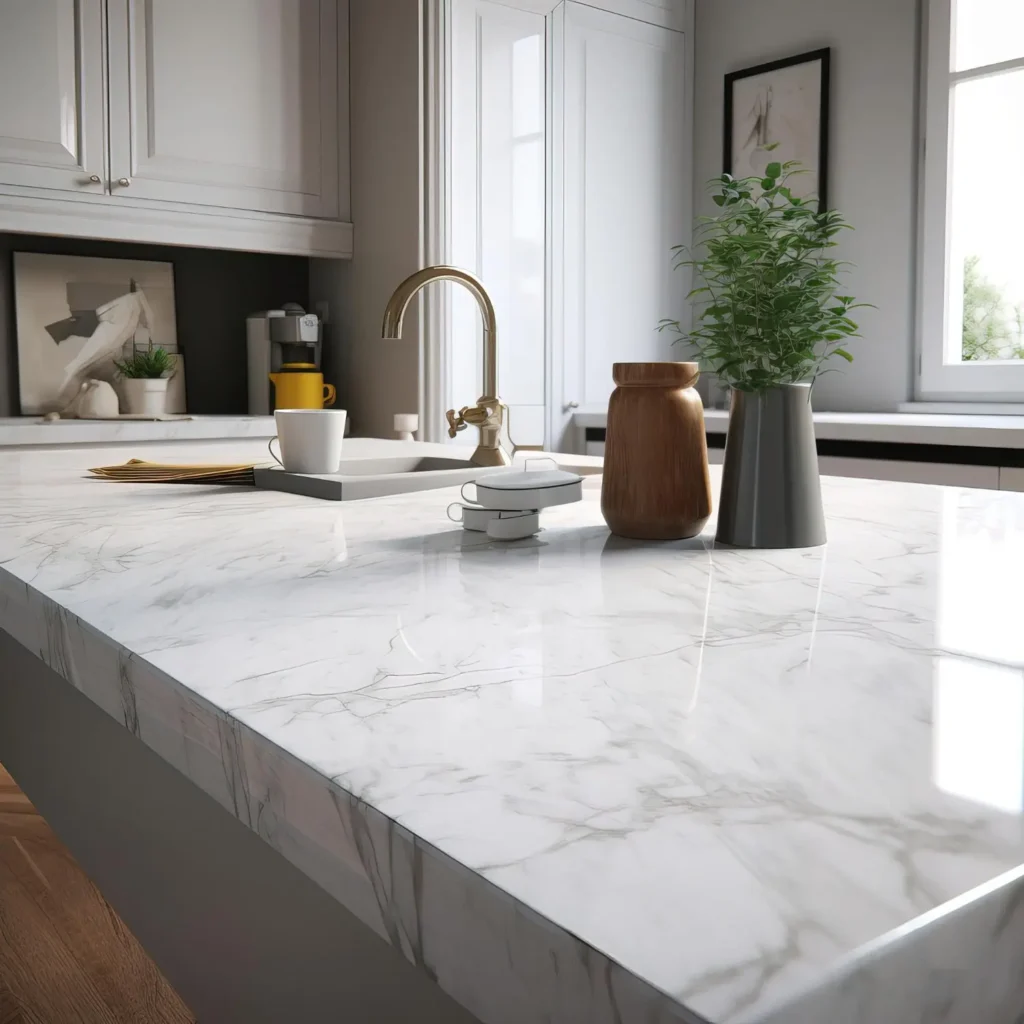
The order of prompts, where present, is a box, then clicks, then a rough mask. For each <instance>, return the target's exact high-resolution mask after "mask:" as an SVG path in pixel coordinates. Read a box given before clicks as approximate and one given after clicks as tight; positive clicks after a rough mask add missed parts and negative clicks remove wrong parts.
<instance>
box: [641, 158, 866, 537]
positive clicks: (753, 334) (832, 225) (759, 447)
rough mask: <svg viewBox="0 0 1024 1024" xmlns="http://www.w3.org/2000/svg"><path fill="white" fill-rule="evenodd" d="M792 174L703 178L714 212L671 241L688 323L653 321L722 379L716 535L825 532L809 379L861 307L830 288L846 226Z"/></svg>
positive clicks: (784, 169) (848, 333) (771, 169)
mask: <svg viewBox="0 0 1024 1024" xmlns="http://www.w3.org/2000/svg"><path fill="white" fill-rule="evenodd" d="M800 172H801V169H800V165H799V164H798V163H797V162H796V161H789V162H786V163H778V162H773V163H770V164H768V166H767V168H766V169H765V175H764V177H763V178H733V177H732V176H731V175H729V174H723V175H721V176H720V177H718V178H714V179H712V181H711V182H709V184H708V188H709V191H710V193H711V197H712V199H713V201H714V203H715V205H716V206H717V207H718V208H719V211H720V212H719V213H718V215H717V216H714V217H702V218H701V219H700V221H699V223H698V226H697V228H696V229H695V232H694V243H693V246H692V247H690V246H676V247H675V249H674V250H673V251H674V252H675V254H676V259H675V265H676V266H677V267H688V268H690V269H691V270H692V271H693V274H694V282H693V283H694V285H695V287H694V289H693V291H691V292H690V298H691V299H693V300H695V301H694V326H693V328H692V329H691V330H689V331H684V330H683V329H682V328H681V327H680V325H679V323H678V322H677V321H671V320H666V321H663V322H662V324H661V327H662V328H663V329H668V330H671V331H675V332H676V333H677V334H678V335H679V338H678V339H677V340H678V341H680V342H683V343H685V344H686V345H687V346H688V347H689V348H690V349H691V350H692V351H693V352H694V353H695V355H696V356H697V359H698V361H699V362H700V364H701V368H702V369H706V370H710V371H711V372H713V373H714V374H715V375H716V376H717V378H718V380H719V381H720V382H721V384H722V386H723V387H727V388H731V404H730V415H729V433H728V437H727V440H726V449H725V465H724V467H723V471H722V489H721V492H720V495H719V510H718V534H717V539H718V540H720V541H722V542H723V543H726V544H733V545H736V546H740V547H805V546H810V545H814V544H823V543H824V542H825V518H824V514H823V511H822V506H821V485H820V482H819V479H818V459H817V449H816V447H815V442H814V422H813V419H812V416H811V387H812V385H813V384H814V381H815V380H816V378H817V377H818V376H819V375H820V374H821V373H822V371H823V367H824V364H825V363H826V362H827V361H828V360H829V359H831V358H832V357H835V356H838V357H839V358H841V359H845V360H847V361H852V359H853V356H852V355H851V354H850V353H849V352H848V351H847V350H846V348H845V347H844V343H845V342H846V341H847V340H848V339H849V338H851V337H855V336H857V324H856V323H855V322H854V321H853V320H852V319H851V317H850V313H851V311H852V310H854V309H856V308H857V307H858V306H862V305H864V303H858V302H855V301H854V299H853V296H850V295H840V294H838V291H839V288H840V284H839V275H840V274H841V273H842V271H843V270H844V268H845V266H846V264H844V263H843V262H842V261H839V260H837V259H835V258H834V256H833V250H834V248H835V246H836V244H837V242H836V237H837V236H838V235H839V234H841V233H842V232H843V231H844V230H846V229H848V228H849V227H850V225H849V224H847V223H846V221H845V220H844V218H843V215H842V214H841V213H838V212H837V211H835V210H824V211H819V210H818V203H817V200H816V198H814V197H805V198H800V197H799V196H797V195H795V194H794V192H793V191H792V187H791V184H790V183H791V180H792V178H793V176H794V175H796V174H799V173H800Z"/></svg>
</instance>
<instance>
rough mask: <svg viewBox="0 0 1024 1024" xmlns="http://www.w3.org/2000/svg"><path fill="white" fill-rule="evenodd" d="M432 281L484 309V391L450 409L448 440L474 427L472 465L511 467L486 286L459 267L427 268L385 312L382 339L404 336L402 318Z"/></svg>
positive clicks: (399, 292)
mask: <svg viewBox="0 0 1024 1024" xmlns="http://www.w3.org/2000/svg"><path fill="white" fill-rule="evenodd" d="M431 281H455V282H456V283H457V284H461V285H462V286H463V287H464V288H467V289H468V290H469V292H470V293H471V294H472V296H473V297H474V298H475V299H476V303H477V305H478V306H479V307H480V316H481V317H482V318H483V322H484V387H483V394H482V395H481V396H480V397H479V398H478V399H477V401H476V405H472V406H470V405H466V406H463V407H462V408H461V409H460V410H459V411H458V412H457V413H456V411H455V410H454V409H449V410H448V412H447V413H446V414H445V415H446V416H447V418H448V436H449V437H455V435H456V434H457V433H458V432H459V431H460V430H465V429H466V427H468V426H474V427H476V428H477V429H478V430H479V431H480V443H479V444H478V445H477V446H476V450H475V451H474V452H473V456H472V458H471V459H470V461H471V462H475V463H476V464H477V465H478V466H507V465H509V464H510V463H511V461H512V460H511V458H510V457H509V455H508V453H507V452H506V451H505V449H504V448H502V446H501V434H502V428H503V424H504V419H505V406H504V404H503V403H502V401H501V399H500V398H499V397H498V324H497V319H496V317H495V315H494V303H493V302H491V297H490V296H489V295H488V294H487V289H486V288H484V286H483V282H481V281H480V279H479V278H477V277H475V276H474V275H473V274H471V273H470V272H469V271H468V270H460V269H459V268H458V267H445V266H438V267H424V268H423V269H422V270H417V271H416V273H415V274H410V275H409V276H408V277H407V278H406V279H405V280H404V281H403V282H402V283H401V284H400V285H399V286H398V287H397V288H396V289H395V294H394V295H392V296H391V298H390V299H389V300H388V304H387V306H386V307H385V309H384V323H383V325H382V327H381V332H380V333H381V337H382V338H400V337H401V336H402V318H403V317H404V316H405V310H406V307H407V306H408V305H409V302H410V301H411V300H412V297H413V296H414V295H415V294H416V293H417V292H418V291H419V290H420V289H421V288H422V287H423V286H424V285H428V284H430V282H431Z"/></svg>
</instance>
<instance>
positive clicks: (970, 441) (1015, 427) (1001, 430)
mask: <svg viewBox="0 0 1024 1024" xmlns="http://www.w3.org/2000/svg"><path fill="white" fill-rule="evenodd" d="M607 422H608V413H607V411H606V410H581V411H580V412H577V413H574V414H573V423H575V425H576V426H577V427H581V428H586V427H604V426H605V425H606V423H607ZM704 423H705V426H706V427H707V432H708V433H709V434H724V433H725V432H726V431H727V430H728V427H729V413H728V411H727V410H725V409H705V410H704ZM814 433H815V435H816V436H817V438H818V439H819V440H828V441H874V442H885V443H889V444H936V445H950V446H954V447H956V446H966V447H968V448H1024V416H1002V415H1000V416H986V415H982V414H978V415H974V414H968V413H956V414H954V413H918V412H815V414H814Z"/></svg>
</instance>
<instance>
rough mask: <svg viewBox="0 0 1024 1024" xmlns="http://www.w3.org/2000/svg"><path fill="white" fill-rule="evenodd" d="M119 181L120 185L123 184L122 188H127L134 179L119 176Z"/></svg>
mask: <svg viewBox="0 0 1024 1024" xmlns="http://www.w3.org/2000/svg"><path fill="white" fill-rule="evenodd" d="M117 183H118V185H120V186H121V188H127V187H128V186H129V185H130V184H131V183H132V179H131V178H118V179H117Z"/></svg>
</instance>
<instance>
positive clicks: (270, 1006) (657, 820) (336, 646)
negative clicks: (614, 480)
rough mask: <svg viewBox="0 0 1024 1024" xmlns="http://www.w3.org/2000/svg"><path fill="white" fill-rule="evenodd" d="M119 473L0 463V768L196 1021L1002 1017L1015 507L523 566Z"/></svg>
mask: <svg viewBox="0 0 1024 1024" xmlns="http://www.w3.org/2000/svg"><path fill="white" fill-rule="evenodd" d="M247 444H248V445H250V447H251V452H250V448H247V447H246V445H247ZM257 447H258V448H259V449H262V445H258V446H257V445H254V444H251V443H249V442H246V443H244V444H240V445H236V446H232V447H231V448H230V450H225V451H224V452H223V457H224V459H225V460H228V461H236V462H237V461H242V460H244V459H247V458H255V457H256V451H257ZM370 448H372V449H373V451H372V452H371V451H369V449H367V453H368V456H369V455H373V456H374V457H376V456H377V455H381V454H388V453H389V452H393V453H394V454H396V455H405V454H410V452H409V451H408V450H407V449H405V448H390V449H389V448H387V447H386V446H385V447H384V448H381V447H380V445H379V444H378V445H376V446H374V445H372V444H370ZM358 449H359V446H358V445H356V446H355V449H354V450H355V451H358ZM416 452H421V453H422V454H424V455H431V454H436V452H434V451H433V450H431V449H430V448H429V447H427V448H426V449H419V448H414V449H413V451H412V454H415V453H416ZM99 454H100V455H102V461H103V462H105V463H114V462H117V461H124V460H125V459H126V458H127V457H130V456H131V455H137V454H138V451H137V450H136V451H133V450H130V449H128V450H126V449H121V450H119V451H116V450H111V451H106V452H103V453H99ZM195 454H196V453H195V452H194V451H192V450H190V449H189V448H188V446H183V447H182V448H181V449H180V450H177V451H176V452H175V453H174V455H175V457H178V458H180V459H181V461H190V460H191V461H194V460H195ZM350 454H351V453H350ZM190 457H191V459H190ZM204 457H209V458H211V459H215V460H218V461H219V460H220V455H218V454H215V453H209V452H208V451H204ZM98 461H99V459H98V453H96V452H91V453H90V452H87V453H77V454H76V453H74V452H56V451H55V452H36V453H31V454H29V453H18V452H10V453H0V494H2V496H3V503H2V506H0V629H2V630H3V632H4V634H5V635H4V637H3V638H2V645H0V657H2V659H3V660H2V661H0V761H5V762H9V765H8V766H9V767H10V769H11V771H12V773H13V774H14V775H15V778H17V779H18V780H19V781H20V782H22V784H23V785H24V788H25V789H26V792H27V793H28V794H29V796H30V797H32V798H33V799H35V800H36V801H37V803H38V804H39V806H40V808H41V809H42V811H43V813H44V814H45V815H47V816H48V817H50V819H51V820H52V823H53V825H54V827H55V829H56V831H57V833H58V835H60V836H61V837H62V838H63V839H64V840H65V842H67V843H68V845H69V847H70V848H71V850H72V852H73V853H75V855H76V856H78V858H79V859H80V861H81V863H82V864H83V866H84V867H85V868H86V870H87V871H89V872H90V873H91V874H93V876H94V877H95V878H96V880H97V882H98V884H99V885H100V887H101V889H102V890H103V891H104V893H105V894H106V895H107V896H108V898H109V899H110V900H111V903H112V904H113V905H114V907H115V908H116V909H118V910H119V911H120V912H122V913H123V914H124V917H125V919H126V921H127V922H128V924H129V925H130V926H131V927H133V928H134V929H135V930H136V931H137V933H138V934H139V937H140V938H141V940H142V941H143V943H144V944H145V945H146V946H147V948H149V949H150V951H151V952H152V954H153V956H154V958H155V959H156V960H157V962H158V964H160V966H161V967H162V968H163V969H164V970H165V971H166V973H167V975H168V977H169V979H170V980H171V981H172V983H174V984H175V985H177V986H178V987H179V989H180V990H181V992H182V995H183V997H184V998H185V999H186V1000H187V1001H190V1002H192V1004H193V1006H194V1008H195V1009H196V1011H197V1013H198V1014H199V1017H200V1019H201V1020H203V1019H204V1017H205V1019H206V1020H209V1021H218V1022H220V1021H227V1022H229V1024H230V1022H232V1021H234V1020H246V1021H256V1022H261V1021H263V1020H271V1019H273V1020H285V1019H286V1020H303V1021H306V1020H308V1021H313V1022H316V1021H319V1020H352V1021H360V1022H361V1021H364V1020H365V1021H372V1022H378V1021H379V1022H382V1024H389V1022H390V1021H392V1020H401V1021H403V1022H404V1021H408V1020H417V1021H419V1020H427V1021H433V1020H439V1021H446V1020H451V1021H457V1020H472V1019H473V1018H476V1019H477V1020H480V1021H482V1022H484V1024H664V1022H679V1021H682V1022H690V1024H692V1022H695V1021H702V1020H703V1021H710V1022H713V1024H826V1022H827V1024H1018V1021H1019V1019H1020V1014H1021V1012H1022V1009H1024V972H1022V970H1021V966H1022V962H1024V886H1022V882H1021V865H1022V864H1024V793H1022V789H1024V772H1022V762H1024V670H1022V666H1024V631H1021V630H1020V629H1019V609H1020V607H1022V606H1024V577H1022V576H1021V574H1020V573H1016V572H1013V571H1009V569H1008V567H1013V566H1016V565H1020V564H1024V496H1020V495H1015V494H1009V493H996V492H985V491H966V490H957V489H940V488H934V487H923V486H915V485H903V484H891V483H879V482H868V481H859V480H833V479H826V480H825V481H824V482H823V495H824V501H825V508H826V513H827V518H828V534H829V540H828V544H827V546H826V547H823V548H818V549H809V550H797V551H771V552H764V551H741V550H736V549H717V548H716V547H715V546H714V542H713V535H714V534H713V530H714V523H713V522H711V523H709V525H708V529H707V530H706V531H705V533H704V534H703V535H702V536H701V537H700V538H695V539H694V540H692V541H687V542H677V543H672V544H660V545H652V544H643V543H625V542H621V541H618V540H616V539H610V538H609V536H608V532H607V529H606V528H605V527H604V525H603V522H602V520H601V517H600V511H599V507H598V500H597V499H598V494H599V486H600V484H599V481H598V480H596V479H589V480H587V481H586V482H585V485H584V500H583V501H582V502H579V503H577V504H575V505H568V506H563V507H560V508H556V509H552V510H550V511H549V512H547V513H545V515H546V517H547V518H546V521H545V524H544V526H545V529H544V532H542V533H541V534H540V535H539V536H537V537H535V538H532V539H530V540H528V541H522V542H517V543H516V544H512V545H501V544H497V543H493V542H490V541H488V540H487V538H486V537H470V536H467V535H466V534H465V533H464V532H463V531H462V530H461V529H460V528H458V527H456V526H455V525H454V524H452V523H450V522H448V520H447V519H446V518H445V516H444V511H445V508H446V506H447V504H448V503H449V502H450V501H451V500H454V498H455V495H456V494H457V490H453V489H449V490H436V491H425V492H421V493H414V494H402V495H395V496H391V497H385V498H380V499H375V500H370V501H347V502H341V503H335V502H323V501H314V500H310V499H308V498H302V497H299V496H295V495H289V494H285V493H277V492H269V491H260V490H256V489H227V488H225V489H220V490H218V489H216V488H208V487H196V486H192V485H188V486H167V487H146V486H140V485H115V484H109V483H105V482H100V481H93V480H87V479H83V476H82V474H83V472H84V470H85V468H86V467H87V466H88V465H95V464H97V463H98ZM256 461H258V458H256ZM16 645H17V646H16ZM214 973H216V974H217V978H216V979H211V975H213V974H214ZM424 986H425V987H424ZM303 993H305V996H303ZM303 998H305V1000H306V1002H305V1003H303V1001H302V1000H303ZM218 1000H219V1002H218ZM289 1001H291V1003H290V1004H291V1006H292V1007H293V1009H292V1012H290V1013H288V1012H285V1011H283V1010H282V1009H281V1007H282V1006H283V1005H286V1004H288V1003H289ZM410 1002H411V1003H412V1004H414V1008H413V1009H412V1010H411V1011H410V1006H409V1003H410ZM314 1004H316V1005H314ZM295 1007H299V1008H300V1009H295ZM204 1024H205V1021H204Z"/></svg>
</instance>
